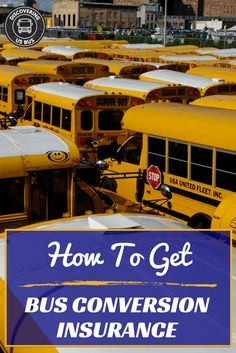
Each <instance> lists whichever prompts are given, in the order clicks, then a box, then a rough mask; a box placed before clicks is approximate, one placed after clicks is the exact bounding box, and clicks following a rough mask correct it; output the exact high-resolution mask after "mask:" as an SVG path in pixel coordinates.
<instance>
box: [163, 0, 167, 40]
mask: <svg viewBox="0 0 236 353" xmlns="http://www.w3.org/2000/svg"><path fill="white" fill-rule="evenodd" d="M166 24H167V0H165V10H164V25H163V45H164V47H165V46H166V34H167V33H166Z"/></svg>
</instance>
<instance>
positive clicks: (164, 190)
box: [160, 184, 172, 200]
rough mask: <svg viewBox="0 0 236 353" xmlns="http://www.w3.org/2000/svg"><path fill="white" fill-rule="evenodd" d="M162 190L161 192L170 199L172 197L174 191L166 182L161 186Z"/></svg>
mask: <svg viewBox="0 0 236 353" xmlns="http://www.w3.org/2000/svg"><path fill="white" fill-rule="evenodd" d="M160 192H161V194H162V195H163V196H164V197H166V198H167V199H168V200H170V199H172V192H171V191H170V188H169V186H167V185H166V184H162V185H161V186H160Z"/></svg>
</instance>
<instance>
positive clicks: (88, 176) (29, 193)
mask: <svg viewBox="0 0 236 353" xmlns="http://www.w3.org/2000/svg"><path fill="white" fill-rule="evenodd" d="M0 143H1V156H0V162H1V170H0V191H1V202H0V231H3V230H4V229H6V228H16V227H19V226H23V225H27V224H31V223H35V222H42V221H47V220H52V219H57V218H60V217H67V218H68V217H71V216H76V215H81V214H85V213H86V212H87V213H90V214H93V213H105V212H110V213H113V212H127V210H129V212H138V208H137V207H136V206H135V204H134V203H132V202H131V201H130V202H128V201H129V200H127V199H125V198H122V197H120V196H119V195H117V194H115V193H113V192H111V191H109V192H107V190H103V189H101V188H100V187H99V190H98V186H99V174H97V172H96V169H95V168H93V167H92V166H87V165H86V164H84V163H83V162H84V160H83V158H82V155H80V152H79V149H78V147H77V146H76V145H75V144H74V143H73V142H72V141H71V140H70V139H67V138H65V137H64V136H61V135H58V134H55V133H53V132H52V131H50V130H47V129H41V128H36V127H34V126H16V127H10V128H9V129H7V130H1V131H0ZM87 183H89V185H88V184H87ZM104 195H106V196H104Z"/></svg>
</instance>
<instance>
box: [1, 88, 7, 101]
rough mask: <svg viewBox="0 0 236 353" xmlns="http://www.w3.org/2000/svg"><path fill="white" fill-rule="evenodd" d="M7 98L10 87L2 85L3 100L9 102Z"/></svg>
mask: <svg viewBox="0 0 236 353" xmlns="http://www.w3.org/2000/svg"><path fill="white" fill-rule="evenodd" d="M7 98H8V88H7V87H4V86H2V87H1V100H2V101H3V102H7Z"/></svg>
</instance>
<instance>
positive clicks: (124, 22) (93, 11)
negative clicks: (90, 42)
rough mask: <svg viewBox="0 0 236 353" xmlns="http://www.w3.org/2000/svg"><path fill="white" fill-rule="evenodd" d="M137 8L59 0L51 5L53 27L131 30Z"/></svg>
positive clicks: (103, 2)
mask: <svg viewBox="0 0 236 353" xmlns="http://www.w3.org/2000/svg"><path fill="white" fill-rule="evenodd" d="M136 15H137V7H135V6H129V5H115V4H112V3H110V2H109V1H108V2H105V1H102V2H98V1H95V2H94V1H79V0H59V1H56V2H55V3H53V5H52V17H53V26H60V27H65V28H79V27H80V28H93V29H96V27H97V26H98V25H100V26H102V28H103V29H106V30H114V29H116V28H132V27H134V26H135V25H136Z"/></svg>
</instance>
